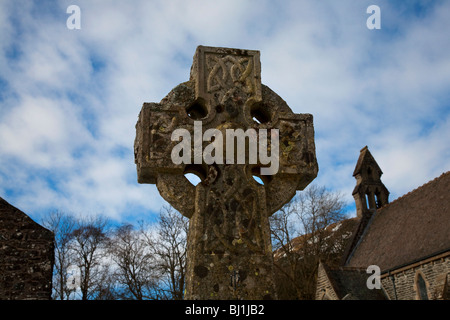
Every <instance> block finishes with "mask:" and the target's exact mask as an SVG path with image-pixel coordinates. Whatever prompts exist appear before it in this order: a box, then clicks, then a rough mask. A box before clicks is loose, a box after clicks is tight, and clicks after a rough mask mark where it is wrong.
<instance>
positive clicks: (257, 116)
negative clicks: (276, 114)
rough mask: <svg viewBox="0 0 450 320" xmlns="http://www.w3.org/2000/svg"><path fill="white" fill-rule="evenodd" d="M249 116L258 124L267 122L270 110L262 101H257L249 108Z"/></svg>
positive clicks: (269, 117) (269, 118)
mask: <svg viewBox="0 0 450 320" xmlns="http://www.w3.org/2000/svg"><path fill="white" fill-rule="evenodd" d="M250 116H251V118H252V119H253V121H255V122H256V123H258V124H263V123H267V122H269V121H270V120H271V116H270V112H269V111H268V110H267V108H266V107H265V105H264V104H262V103H257V104H256V105H254V106H253V107H252V108H251V109H250Z"/></svg>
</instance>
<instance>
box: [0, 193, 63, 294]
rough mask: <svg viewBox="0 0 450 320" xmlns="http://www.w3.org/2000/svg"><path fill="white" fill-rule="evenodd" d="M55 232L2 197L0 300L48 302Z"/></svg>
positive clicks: (50, 291)
mask: <svg viewBox="0 0 450 320" xmlns="http://www.w3.org/2000/svg"><path fill="white" fill-rule="evenodd" d="M53 250H54V243H53V233H52V232H50V231H49V230H47V229H45V228H43V227H42V226H40V225H39V224H37V223H36V222H34V221H33V220H31V219H30V218H29V217H28V216H27V215H26V214H25V213H23V212H22V211H20V210H18V209H17V208H15V207H13V206H11V205H10V204H9V203H7V202H6V201H5V200H3V199H2V198H0V300H48V299H50V298H51V293H52V274H53V262H54V251H53Z"/></svg>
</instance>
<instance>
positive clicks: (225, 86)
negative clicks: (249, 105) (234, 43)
mask: <svg viewBox="0 0 450 320" xmlns="http://www.w3.org/2000/svg"><path fill="white" fill-rule="evenodd" d="M206 63H207V68H208V77H207V79H206V90H207V92H208V93H217V94H218V99H217V100H218V102H220V103H223V100H224V98H225V97H228V96H231V95H232V93H233V91H235V90H236V88H241V89H242V90H243V91H244V92H245V93H247V94H248V95H249V96H251V95H253V94H254V93H255V90H256V89H255V87H256V84H255V81H254V79H252V77H251V75H252V74H253V58H252V57H240V56H231V55H227V56H225V57H220V56H218V55H214V54H210V55H207V57H206Z"/></svg>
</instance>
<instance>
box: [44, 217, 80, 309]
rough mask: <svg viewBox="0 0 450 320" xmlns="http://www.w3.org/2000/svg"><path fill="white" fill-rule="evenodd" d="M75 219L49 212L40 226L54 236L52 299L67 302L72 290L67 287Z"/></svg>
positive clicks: (71, 258)
mask: <svg viewBox="0 0 450 320" xmlns="http://www.w3.org/2000/svg"><path fill="white" fill-rule="evenodd" d="M75 224H76V221H75V219H74V218H73V217H72V216H70V215H68V214H65V213H63V212H61V211H54V212H51V213H50V214H49V215H48V216H47V217H46V218H45V219H44V220H43V221H42V225H43V226H44V227H46V228H47V229H49V230H51V231H52V232H53V234H54V235H55V241H54V244H55V263H54V269H53V273H54V276H53V293H52V298H53V299H59V300H67V299H69V297H70V293H71V292H72V290H71V289H70V288H69V287H68V286H67V281H68V277H67V275H68V271H69V267H70V266H71V265H72V263H73V261H72V260H73V257H72V254H71V250H70V241H71V239H72V232H73V230H74V228H75Z"/></svg>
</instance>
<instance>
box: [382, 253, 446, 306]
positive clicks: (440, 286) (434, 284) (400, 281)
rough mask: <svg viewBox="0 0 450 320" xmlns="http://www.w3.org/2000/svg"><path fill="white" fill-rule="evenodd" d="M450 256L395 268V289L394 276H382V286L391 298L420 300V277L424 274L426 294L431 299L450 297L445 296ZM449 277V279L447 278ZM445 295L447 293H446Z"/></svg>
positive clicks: (393, 273) (392, 273) (393, 274)
mask: <svg viewBox="0 0 450 320" xmlns="http://www.w3.org/2000/svg"><path fill="white" fill-rule="evenodd" d="M449 273H450V256H448V255H447V256H446V257H441V258H437V259H435V260H432V261H428V262H425V263H420V264H413V265H411V266H410V267H405V268H403V269H402V270H394V271H393V272H391V276H392V277H393V279H394V281H395V291H394V284H393V281H392V277H390V276H388V275H383V276H382V280H381V281H382V286H383V288H384V289H385V291H386V293H387V294H388V295H389V298H390V299H391V300H394V299H395V293H397V299H398V300H419V299H420V293H419V285H418V277H419V276H422V278H423V279H424V282H425V286H426V294H427V296H428V299H430V300H436V299H437V300H441V299H449V298H450V297H445V296H443V294H444V290H445V289H447V288H445V285H446V283H447V287H448V285H449V284H448V282H449V281H450V279H449V278H450V277H449ZM446 278H447V279H446ZM444 295H445V294H444Z"/></svg>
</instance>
